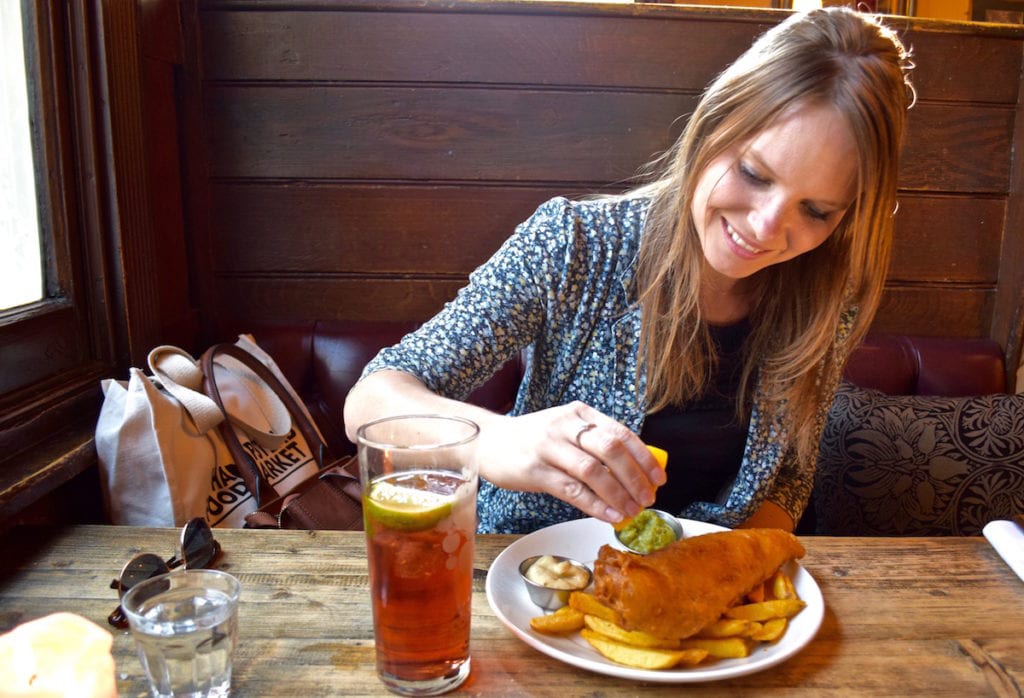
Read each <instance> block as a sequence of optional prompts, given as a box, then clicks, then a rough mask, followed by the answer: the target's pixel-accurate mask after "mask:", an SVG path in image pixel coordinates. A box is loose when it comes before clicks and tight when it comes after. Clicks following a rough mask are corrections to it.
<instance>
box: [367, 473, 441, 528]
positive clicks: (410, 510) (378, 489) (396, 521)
mask: <svg viewBox="0 0 1024 698" xmlns="http://www.w3.org/2000/svg"><path fill="white" fill-rule="evenodd" d="M454 502H455V495H454V494H438V493H437V492H431V491H429V490H420V489H414V488H411V487H399V486H398V485H395V484H392V483H390V482H376V483H374V484H373V485H371V486H370V493H369V496H367V498H366V508H367V513H368V514H369V515H370V516H371V517H373V518H374V519H375V520H376V521H378V522H379V523H381V524H383V525H385V526H387V527H388V528H394V529H398V530H400V531H422V530H425V529H428V528H431V527H432V526H436V525H437V523H438V522H439V521H440V520H441V519H443V518H445V517H446V516H448V515H449V514H451V513H452V504H453V503H454Z"/></svg>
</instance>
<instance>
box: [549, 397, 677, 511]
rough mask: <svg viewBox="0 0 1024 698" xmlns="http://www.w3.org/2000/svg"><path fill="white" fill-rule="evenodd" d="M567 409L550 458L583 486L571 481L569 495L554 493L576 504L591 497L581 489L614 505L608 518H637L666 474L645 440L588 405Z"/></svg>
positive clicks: (553, 436)
mask: <svg viewBox="0 0 1024 698" xmlns="http://www.w3.org/2000/svg"><path fill="white" fill-rule="evenodd" d="M567 407H568V408H569V409H568V410H567V412H566V413H564V414H563V415H560V417H559V419H558V420H556V421H555V422H554V423H553V424H552V431H553V432H554V433H552V434H551V438H549V439H548V441H547V443H548V444H549V445H550V448H551V453H549V454H548V458H549V459H550V460H549V462H551V463H553V464H559V463H561V464H563V465H562V469H563V470H564V471H565V472H566V473H567V474H568V475H570V476H571V478H572V479H574V480H576V481H577V482H578V483H579V485H578V486H577V485H576V484H575V483H573V482H572V481H570V482H568V483H566V484H565V491H564V493H563V494H559V493H557V492H554V494H556V496H560V497H561V498H563V499H566V500H567V501H570V498H571V497H573V496H575V497H576V498H577V499H579V498H585V497H587V494H586V493H584V492H582V491H581V490H580V488H581V487H582V488H586V489H587V490H590V492H592V493H593V496H596V497H597V498H598V499H600V500H602V501H603V502H605V503H606V504H607V505H610V509H611V512H610V513H609V514H607V515H603V516H602V515H599V518H603V519H614V517H615V515H616V514H621V515H622V516H635V515H636V514H637V513H639V511H640V510H641V509H642V508H644V507H647V506H650V505H651V504H653V503H654V491H655V489H656V488H657V486H658V485H660V484H661V483H662V482H663V481H664V477H665V476H664V473H663V472H662V471H661V469H660V468H659V467H658V465H657V462H656V461H655V460H654V458H653V456H651V454H650V452H649V451H648V450H647V448H646V447H645V446H644V444H643V442H642V441H640V439H639V437H637V436H636V435H635V434H634V433H633V432H631V431H630V430H629V429H627V428H626V427H625V426H623V425H622V424H619V423H618V422H616V421H615V420H613V419H611V418H609V417H607V416H605V415H603V414H601V413H600V412H598V411H597V410H594V409H593V408H591V407H589V406H587V405H585V404H583V403H572V404H571V405H568V406H567ZM559 437H560V438H559ZM572 503H574V504H576V502H575V501H573V502H572ZM577 506H579V505H578V504H577ZM581 508H582V507H581Z"/></svg>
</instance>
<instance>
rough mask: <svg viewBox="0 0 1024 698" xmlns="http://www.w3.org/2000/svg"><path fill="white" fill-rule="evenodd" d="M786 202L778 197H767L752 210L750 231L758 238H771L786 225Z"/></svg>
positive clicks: (779, 232) (778, 233) (760, 239)
mask: <svg viewBox="0 0 1024 698" xmlns="http://www.w3.org/2000/svg"><path fill="white" fill-rule="evenodd" d="M786 215H787V214H786V203H785V201H783V200H782V199H781V198H778V197H765V198H764V199H763V200H761V201H760V202H758V204H757V205H755V206H754V207H753V208H752V209H751V210H750V216H749V221H750V231H751V233H753V235H754V237H756V238H757V240H759V241H762V240H770V239H771V238H773V237H776V236H777V235H780V234H781V233H782V232H783V231H784V230H785V227H786Z"/></svg>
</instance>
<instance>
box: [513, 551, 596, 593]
mask: <svg viewBox="0 0 1024 698" xmlns="http://www.w3.org/2000/svg"><path fill="white" fill-rule="evenodd" d="M526 578H527V579H529V580H530V581H531V582H533V583H534V584H540V585H541V586H545V587H547V588H548V589H582V588H583V587H584V586H586V584H587V580H588V575H587V573H586V571H585V570H582V569H580V568H579V567H577V566H576V565H574V564H572V563H571V562H569V561H568V560H556V559H555V558H554V557H552V556H551V555H541V556H540V557H539V558H537V561H536V562H534V563H533V564H532V565H530V567H529V569H527V570H526Z"/></svg>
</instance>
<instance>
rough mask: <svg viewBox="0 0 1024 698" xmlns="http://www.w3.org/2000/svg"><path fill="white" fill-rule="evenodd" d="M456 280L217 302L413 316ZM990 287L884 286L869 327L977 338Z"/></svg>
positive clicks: (319, 313)
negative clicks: (880, 301)
mask: <svg viewBox="0 0 1024 698" xmlns="http://www.w3.org/2000/svg"><path fill="white" fill-rule="evenodd" d="M463 284H464V280H462V279H423V278H405V279H401V278H385V277H361V278H360V277H356V278H331V279H325V278H318V277H305V278H294V277H248V276H231V277H221V278H220V279H218V282H217V301H218V303H219V304H220V307H222V308H225V309H230V315H231V317H232V318H234V320H235V321H236V322H238V323H241V324H242V326H244V325H245V323H250V324H252V325H257V324H260V323H261V322H266V319H267V318H274V319H275V320H276V321H279V322H302V321H308V320H316V319H324V320H334V319H338V320H342V319H344V320H394V321H420V320H423V319H425V318H428V317H430V316H431V315H433V314H434V313H436V312H437V311H438V310H440V309H441V307H442V306H443V305H444V303H445V301H447V300H449V299H450V298H452V297H454V295H455V293H456V291H458V289H459V288H460V287H461V286H462V285H463ZM991 305H992V292H991V291H990V290H987V289H979V288H944V287H941V286H935V287H908V286H903V287H897V288H892V289H889V290H887V291H886V293H885V296H884V298H883V302H882V307H881V309H880V310H879V313H878V316H877V317H876V319H875V324H874V326H873V329H874V330H875V331H878V332H885V333H890V334H912V335H924V336H946V337H982V336H985V332H986V331H987V320H986V318H987V317H989V316H990V315H991V311H992V309H991Z"/></svg>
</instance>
